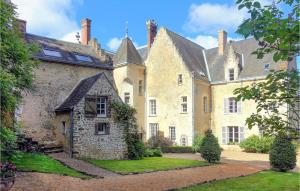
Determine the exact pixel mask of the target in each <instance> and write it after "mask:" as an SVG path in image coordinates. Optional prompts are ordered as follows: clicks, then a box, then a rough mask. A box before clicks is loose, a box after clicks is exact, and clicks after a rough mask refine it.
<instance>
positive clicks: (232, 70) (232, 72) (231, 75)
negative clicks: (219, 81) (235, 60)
mask: <svg viewBox="0 0 300 191" xmlns="http://www.w3.org/2000/svg"><path fill="white" fill-rule="evenodd" d="M233 80H234V69H229V81H233Z"/></svg>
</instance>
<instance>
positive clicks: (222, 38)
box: [218, 29, 227, 55]
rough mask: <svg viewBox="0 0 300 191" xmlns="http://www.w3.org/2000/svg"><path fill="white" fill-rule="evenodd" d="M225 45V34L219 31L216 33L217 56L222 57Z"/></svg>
mask: <svg viewBox="0 0 300 191" xmlns="http://www.w3.org/2000/svg"><path fill="white" fill-rule="evenodd" d="M226 43H227V32H226V31H225V30H223V29H221V30H219V32H218V46H219V51H218V52H219V55H224V52H225V47H226Z"/></svg>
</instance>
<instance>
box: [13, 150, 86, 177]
mask: <svg viewBox="0 0 300 191" xmlns="http://www.w3.org/2000/svg"><path fill="white" fill-rule="evenodd" d="M13 162H14V163H15V164H16V166H17V169H18V170H21V171H33V172H44V173H53V174H60V175H67V176H74V177H79V178H90V177H89V176H87V175H84V174H82V173H80V172H78V171H76V170H74V169H71V168H68V167H66V166H64V165H63V164H61V163H60V162H58V161H56V160H54V159H53V158H51V157H49V156H46V155H43V154H40V153H22V152H20V154H18V157H17V159H14V160H13Z"/></svg>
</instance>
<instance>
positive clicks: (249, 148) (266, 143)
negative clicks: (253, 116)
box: [240, 135, 274, 153]
mask: <svg viewBox="0 0 300 191" xmlns="http://www.w3.org/2000/svg"><path fill="white" fill-rule="evenodd" d="M273 142H274V137H260V136H257V135H252V136H250V137H248V138H247V139H245V140H244V141H242V142H241V143H240V147H241V148H242V149H243V150H244V151H245V152H251V153H268V152H269V151H270V149H271V145H272V144H273Z"/></svg>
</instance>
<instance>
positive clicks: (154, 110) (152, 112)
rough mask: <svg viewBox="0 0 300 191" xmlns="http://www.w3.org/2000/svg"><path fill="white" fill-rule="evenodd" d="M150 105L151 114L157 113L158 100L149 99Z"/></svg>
mask: <svg viewBox="0 0 300 191" xmlns="http://www.w3.org/2000/svg"><path fill="white" fill-rule="evenodd" d="M149 107H150V116H155V115H156V100H155V99H152V100H149Z"/></svg>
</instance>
